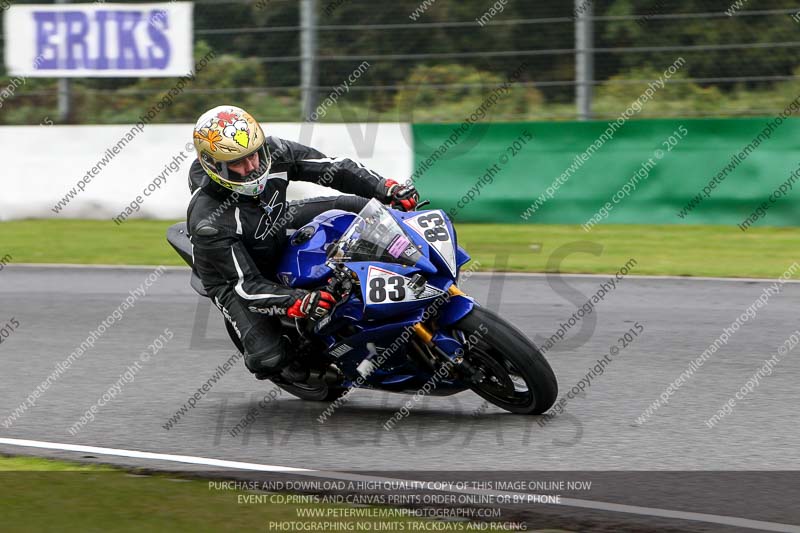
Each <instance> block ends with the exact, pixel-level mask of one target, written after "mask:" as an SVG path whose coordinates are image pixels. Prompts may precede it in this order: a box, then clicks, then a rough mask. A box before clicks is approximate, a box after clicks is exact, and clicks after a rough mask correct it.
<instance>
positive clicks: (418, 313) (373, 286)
mask: <svg viewBox="0 0 800 533" xmlns="http://www.w3.org/2000/svg"><path fill="white" fill-rule="evenodd" d="M389 211H390V213H391V215H392V217H394V218H395V219H396V220H397V221H398V222H399V224H400V226H401V227H402V228H403V231H404V232H405V233H406V236H407V237H408V239H409V240H410V241H411V242H412V243H413V244H414V245H415V246H416V247H417V249H418V250H419V251H420V253H421V257H419V258H418V259H417V260H416V264H414V266H406V265H402V264H399V263H390V262H381V261H356V262H345V263H344V265H345V266H346V267H347V268H348V269H349V270H350V271H351V272H352V273H353V274H354V277H355V278H357V279H358V286H359V287H360V290H357V291H354V292H353V293H352V294H351V295H350V297H349V298H348V299H347V300H346V301H345V302H344V303H343V304H341V305H339V306H338V307H337V308H336V309H335V310H334V312H333V313H332V314H331V316H330V317H328V318H326V319H325V320H323V321H321V322H320V323H318V324H317V326H316V328H315V332H316V334H317V335H318V336H319V338H320V339H321V340H322V341H324V343H325V344H326V345H327V346H328V354H329V357H330V359H331V361H332V362H335V363H336V365H337V366H338V367H339V368H340V369H341V370H342V372H343V373H344V374H345V376H346V377H347V379H348V382H347V383H346V385H347V386H351V385H355V386H365V387H374V388H381V389H385V390H396V391H401V390H403V391H413V390H417V389H418V388H419V387H420V386H422V385H424V384H425V383H426V382H427V381H428V380H429V379H430V377H431V373H430V371H429V370H428V369H427V368H424V369H423V368H420V366H419V365H418V364H417V363H415V362H414V360H413V359H412V358H409V357H408V354H407V342H406V341H407V340H408V338H410V336H411V335H413V333H411V327H412V326H413V325H414V324H415V323H418V322H422V321H424V320H426V319H428V318H429V317H430V315H429V313H431V312H432V311H436V314H437V323H438V324H439V327H440V331H439V332H437V333H436V336H435V337H434V342H435V343H436V345H437V347H439V348H440V349H442V350H443V351H444V352H445V353H446V354H448V355H450V356H451V357H454V354H455V352H456V351H457V349H458V348H459V347H461V343H460V342H459V341H458V340H457V339H455V338H453V337H451V336H449V335H448V333H447V332H445V331H441V327H442V326H444V327H446V326H450V325H452V324H454V323H455V322H458V321H459V320H460V319H462V318H463V317H464V316H465V315H467V314H468V313H469V312H470V311H471V310H472V308H473V306H474V305H475V302H474V300H473V299H472V298H470V297H468V296H461V295H454V296H450V295H449V293H448V289H449V287H450V286H451V285H452V284H453V283H454V282H455V280H456V279H457V278H458V272H459V270H460V268H461V266H463V265H464V264H465V263H467V262H468V261H469V260H470V257H469V255H467V253H466V252H465V251H464V250H463V249H462V248H460V247H459V246H458V244H457V237H456V232H455V228H454V227H453V225H452V223H451V222H450V220H449V219H448V218H447V215H446V214H445V213H444V211H441V210H431V211H417V212H411V213H403V212H400V211H395V210H389ZM356 217H357V215H355V214H353V213H349V212H345V211H339V210H331V211H327V212H325V213H323V214H321V215H319V216H317V217H316V218H315V219H314V220H313V221H312V222H310V223H309V224H307V225H306V226H304V227H303V228H301V229H299V230H298V231H296V232H295V233H294V234H293V236H292V237H291V238H290V243H289V245H288V247H287V250H286V252H285V254H284V256H283V257H282V259H281V261H280V263H279V266H278V269H277V272H276V275H277V278H278V279H279V280H280V281H281V282H282V283H284V284H286V285H289V286H292V287H299V288H306V289H310V288H316V287H323V286H325V285H326V284H327V282H328V279H329V278H330V276H331V274H332V269H331V267H330V266H328V265H326V260H327V254H328V247H329V246H330V245H331V244H332V243H335V242H337V241H339V239H340V238H341V237H342V235H344V233H345V232H346V231H347V230H348V228H349V227H350V225H351V223H352V222H353V221H354V220H355V219H356ZM387 218H388V217H387ZM389 220H391V219H389ZM406 242H407V241H406ZM416 274H420V275H421V276H423V278H424V281H425V282H426V284H425V285H424V286H423V287H421V290H417V291H414V290H411V289H409V287H412V285H411V284H410V282H411V279H412V278H413V277H414V276H415V275H416ZM345 332H346V333H345ZM370 349H372V350H373V352H372V355H373V356H375V354H376V353H377V354H384V357H383V359H384V360H383V362H382V364H381V365H380V366H379V368H378V370H376V371H375V372H373V373H372V374H370V376H369V377H368V378H367V379H366V380H363V379H359V374H358V372H357V371H356V368H357V367H358V365H359V363H361V362H362V361H363V360H364V359H365V358H366V357H368V356H369V355H370ZM356 380H358V381H356ZM354 382H355V383H354ZM464 388H466V384H464V383H459V382H457V381H447V380H441V381H440V382H439V385H438V387H437V391H438V394H452V393H455V392H458V391H460V390H463V389H464Z"/></svg>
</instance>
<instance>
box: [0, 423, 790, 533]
mask: <svg viewBox="0 0 800 533" xmlns="http://www.w3.org/2000/svg"><path fill="white" fill-rule="evenodd" d="M2 444H5V445H7V446H20V447H25V448H41V449H47V450H59V451H68V452H78V453H90V454H97V455H110V456H115V457H128V458H132V459H149V460H152V461H166V462H173V463H184V464H193V465H203V466H213V467H218V468H230V469H235V470H249V471H254V472H279V473H292V474H297V475H301V476H309V477H319V478H325V479H336V480H342V481H355V482H358V481H368V482H377V483H387V482H393V483H398V482H402V483H405V484H407V485H408V486H410V487H413V488H416V489H418V490H428V491H432V492H447V493H458V494H470V495H495V496H504V497H506V496H508V497H512V498H513V497H515V496H516V497H517V498H521V499H522V501H525V499H526V498H528V497H529V496H531V497H532V496H537V495H535V494H530V493H525V492H508V491H494V490H482V489H470V488H465V489H461V488H455V487H450V488H448V487H440V486H434V487H432V486H430V485H428V484H427V483H428V482H422V481H415V480H410V479H399V478H388V477H378V476H365V475H360V474H349V473H345V472H326V471H323V470H310V469H307V468H294V467H290V466H273V465H263V464H258V463H244V462H240V461H227V460H223V459H211V458H206V457H194V456H191V455H171V454H164V453H153V452H140V451H136V450H121V449H116V448H100V447H97V446H83V445H78V444H61V443H56V442H42V441H36V440H25V439H9V438H0V445H2ZM539 496H541V495H539ZM536 505H549V506H563V507H578V508H582V509H593V510H597V511H608V512H612V513H625V514H634V515H640V516H653V517H659V518H671V519H675V520H689V521H692V522H707V523H711V524H720V525H726V526H735V527H743V528H750V529H760V530H762V531H780V532H786V533H800V526H797V525H792V524H781V523H777V522H764V521H761V520H751V519H749V518H738V517H734V516H722V515H713V514H705V513H694V512H689V511H673V510H670V509H658V508H654V507H640V506H637V505H623V504H617V503H607V502H597V501H591V500H579V499H574V498H561V503H559V504H556V503H537V504H536Z"/></svg>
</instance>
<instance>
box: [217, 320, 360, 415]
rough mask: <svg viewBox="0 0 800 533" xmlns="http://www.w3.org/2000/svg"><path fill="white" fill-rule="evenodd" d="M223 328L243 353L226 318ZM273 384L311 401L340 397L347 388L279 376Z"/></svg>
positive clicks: (331, 399) (329, 400)
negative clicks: (307, 382)
mask: <svg viewBox="0 0 800 533" xmlns="http://www.w3.org/2000/svg"><path fill="white" fill-rule="evenodd" d="M225 328H226V329H227V330H228V335H230V337H231V340H232V341H233V343H234V344H235V345H236V348H237V349H238V350H239V352H241V353H244V346H243V345H242V340H241V339H240V338H239V336H238V335H237V334H236V331H234V329H233V326H232V325H231V323H230V322H228V321H227V320H226V321H225ZM272 382H273V383H275V385H277V386H278V387H280V388H281V389H283V390H285V391H286V392H288V393H289V394H291V395H292V396H296V397H298V398H300V399H301V400H308V401H312V402H332V401H334V400H337V399H338V398H339V397H341V396H342V395H343V394H344V393H345V392H346V391H347V389H345V388H342V387H332V386H330V385H308V384H306V383H287V382H285V381H282V380H281V379H280V378H275V379H273V380H272Z"/></svg>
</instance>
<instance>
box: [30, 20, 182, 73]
mask: <svg viewBox="0 0 800 533" xmlns="http://www.w3.org/2000/svg"><path fill="white" fill-rule="evenodd" d="M33 18H34V21H35V23H36V58H37V59H36V62H35V65H34V67H35V68H36V69H38V70H59V69H65V70H79V69H89V70H108V69H119V70H143V69H155V70H164V69H166V68H167V65H169V62H170V53H171V47H170V43H169V39H168V38H167V35H166V33H165V31H166V30H167V29H168V28H169V13H168V12H166V11H164V10H161V9H153V10H151V11H149V12H148V13H147V16H145V13H144V12H143V11H136V10H130V9H119V10H98V11H93V12H82V11H34V13H33ZM144 26H146V28H144ZM90 35H92V36H93V38H92V39H90V38H89V37H90Z"/></svg>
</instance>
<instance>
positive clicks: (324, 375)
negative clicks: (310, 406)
mask: <svg viewBox="0 0 800 533" xmlns="http://www.w3.org/2000/svg"><path fill="white" fill-rule="evenodd" d="M343 380H344V376H343V375H342V373H341V371H340V370H339V369H338V368H336V367H335V366H334V365H331V366H329V367H328V368H326V369H325V370H312V371H311V373H310V375H309V377H308V380H307V382H308V384H309V385H339V384H340V383H342V381H343Z"/></svg>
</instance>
